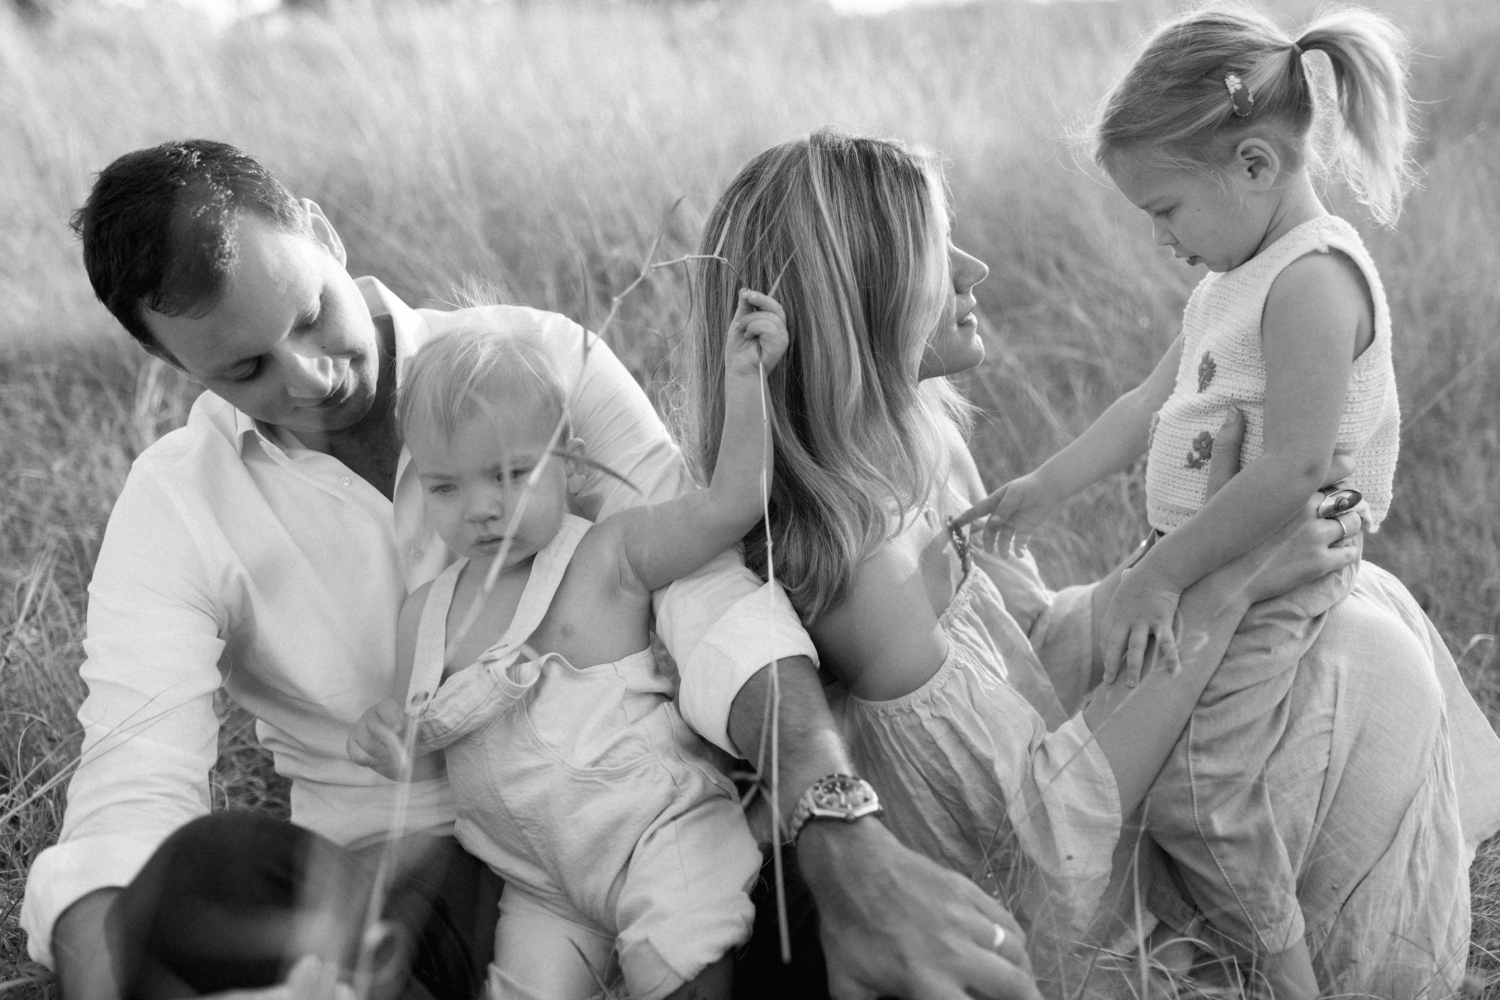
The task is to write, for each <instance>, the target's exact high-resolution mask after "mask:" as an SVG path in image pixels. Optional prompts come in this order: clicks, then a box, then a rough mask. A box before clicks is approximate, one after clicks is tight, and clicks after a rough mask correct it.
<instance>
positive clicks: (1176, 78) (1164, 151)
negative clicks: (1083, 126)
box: [1093, 3, 1413, 225]
mask: <svg viewBox="0 0 1500 1000" xmlns="http://www.w3.org/2000/svg"><path fill="white" fill-rule="evenodd" d="M1406 50H1407V47H1406V40H1405V37H1404V36H1403V34H1402V32H1401V29H1400V28H1398V27H1397V26H1396V25H1395V24H1394V23H1392V22H1391V21H1390V20H1388V19H1387V18H1385V17H1383V16H1381V15H1379V14H1376V13H1374V12H1373V11H1369V10H1365V9H1363V8H1360V7H1342V8H1333V9H1329V10H1326V11H1324V12H1323V13H1322V14H1320V15H1319V16H1318V17H1317V18H1316V19H1315V20H1314V21H1313V22H1312V23H1311V24H1309V25H1308V26H1307V27H1306V28H1305V29H1303V31H1302V33H1301V34H1300V35H1298V36H1297V37H1296V38H1293V37H1291V36H1290V35H1288V34H1287V33H1286V32H1285V31H1282V30H1281V29H1280V28H1278V27H1277V26H1276V25H1275V24H1273V23H1272V22H1271V21H1270V20H1268V19H1267V18H1266V17H1264V16H1263V15H1261V14H1260V13H1258V12H1256V11H1255V10H1253V9H1251V8H1248V7H1244V6H1239V5H1237V4H1224V3H1213V4H1210V5H1208V6H1204V7H1200V8H1198V9H1196V10H1194V11H1191V12H1189V13H1187V14H1184V15H1182V16H1181V17H1178V18H1175V19H1173V20H1171V21H1168V22H1167V23H1165V24H1163V25H1162V26H1161V27H1159V28H1158V29H1157V30H1156V32H1155V33H1154V34H1153V35H1152V36H1151V38H1150V40H1148V41H1147V42H1146V46H1145V49H1144V50H1143V51H1142V52H1141V54H1140V55H1139V56H1138V57H1137V58H1136V60H1135V63H1134V64H1133V65H1132V66H1131V67H1130V69H1129V70H1128V71H1127V72H1126V74H1125V76H1124V78H1123V79H1121V80H1120V82H1119V83H1117V84H1116V85H1115V87H1114V90H1113V91H1112V92H1111V93H1110V94H1109V96H1108V97H1107V98H1106V99H1105V104H1104V111H1103V114H1102V116H1101V118H1100V120H1099V122H1098V124H1097V125H1096V126H1095V128H1094V133H1093V139H1094V158H1095V160H1096V161H1097V162H1098V163H1099V164H1100V165H1101V166H1103V167H1104V168H1105V169H1106V170H1108V169H1109V168H1110V164H1111V160H1112V159H1113V157H1115V156H1117V155H1118V154H1120V153H1133V154H1144V155H1147V156H1151V157H1156V158H1159V159H1160V161H1161V162H1163V163H1164V164H1165V165H1168V166H1183V167H1189V168H1191V167H1194V166H1205V165H1206V166H1209V167H1215V166H1218V165H1220V164H1222V163H1225V162H1227V161H1228V160H1229V159H1230V157H1231V155H1232V154H1233V151H1234V149H1235V147H1236V146H1237V145H1238V144H1239V142H1240V141H1241V140H1242V139H1244V138H1246V137H1248V136H1252V135H1254V136H1261V137H1264V138H1266V139H1268V140H1269V141H1271V142H1273V143H1275V144H1276V148H1277V152H1278V153H1279V154H1280V155H1281V156H1282V159H1283V161H1284V162H1286V163H1288V164H1289V166H1291V167H1292V168H1293V169H1297V168H1299V167H1301V166H1302V165H1303V164H1304V163H1308V162H1309V161H1311V162H1312V164H1313V165H1314V166H1317V167H1326V168H1328V169H1330V170H1331V171H1332V172H1333V173H1335V174H1336V175H1337V176H1339V177H1341V178H1342V179H1343V180H1344V182H1345V183H1346V184H1348V185H1349V187H1350V188H1351V189H1352V190H1353V192H1354V194H1355V195H1356V197H1358V198H1359V200H1360V201H1362V202H1364V203H1365V205H1366V206H1367V207H1368V208H1369V210H1370V213H1371V215H1372V216H1374V218H1375V219H1376V221H1378V222H1380V223H1382V224H1386V225H1389V224H1393V223H1394V222H1395V221H1396V219H1397V217H1398V216H1399V215H1400V212H1401V199H1402V197H1403V196H1404V195H1405V193H1406V191H1407V189H1408V188H1409V187H1410V186H1411V182H1412V178H1413V167H1412V161H1411V157H1410V152H1409V150H1410V146H1411V142H1412V131H1411V124H1410V120H1409V119H1410V115H1411V108H1410V105H1411V99H1410V97H1409V96H1408V94H1407V87H1406V77H1407V69H1406ZM1314 51H1317V52H1322V53H1324V54H1325V55H1327V57H1328V60H1329V62H1330V63H1331V64H1332V67H1333V80H1334V90H1335V92H1336V95H1337V103H1338V109H1337V114H1336V115H1334V114H1332V109H1323V108H1319V107H1318V106H1317V105H1318V95H1317V94H1316V93H1315V91H1316V89H1317V88H1316V87H1315V86H1314V85H1313V81H1312V80H1311V79H1310V78H1309V74H1308V71H1307V68H1306V67H1305V66H1304V65H1303V57H1304V56H1306V55H1307V54H1308V53H1310V52H1314ZM1230 74H1235V75H1236V76H1238V77H1239V80H1240V82H1241V84H1242V85H1243V87H1244V88H1245V93H1244V94H1242V95H1240V97H1239V98H1238V100H1236V99H1235V98H1232V97H1231V94H1230V90H1229V87H1228V85H1227V84H1226V82H1225V80H1226V77H1228V76H1229V75H1230ZM1237 112H1238V113H1237ZM1246 112H1248V113H1246ZM1319 117H1327V118H1330V119H1335V120H1334V122H1333V124H1334V125H1335V127H1336V129H1337V133H1336V137H1335V139H1334V141H1333V143H1332V144H1331V149H1330V151H1329V154H1328V155H1327V156H1326V157H1321V158H1320V157H1319V156H1318V155H1317V151H1316V150H1313V149H1311V148H1310V144H1309V142H1308V136H1309V133H1310V132H1311V131H1312V127H1313V124H1314V122H1315V120H1317V119H1318V118H1319Z"/></svg>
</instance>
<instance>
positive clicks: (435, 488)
mask: <svg viewBox="0 0 1500 1000" xmlns="http://www.w3.org/2000/svg"><path fill="white" fill-rule="evenodd" d="M457 489H458V487H457V486H455V485H453V484H452V483H436V484H434V485H432V486H429V487H428V488H427V492H428V493H431V494H433V495H434V496H440V497H441V496H447V495H449V494H450V493H452V492H454V491H455V490H457Z"/></svg>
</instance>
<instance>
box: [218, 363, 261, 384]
mask: <svg viewBox="0 0 1500 1000" xmlns="http://www.w3.org/2000/svg"><path fill="white" fill-rule="evenodd" d="M259 374H260V362H259V361H258V360H257V361H254V362H252V363H250V364H248V365H245V366H243V367H241V368H236V369H235V370H234V371H233V372H230V373H229V374H228V375H226V376H224V378H225V380H226V381H229V382H248V381H250V380H251V379H253V378H254V377H255V376H257V375H259Z"/></svg>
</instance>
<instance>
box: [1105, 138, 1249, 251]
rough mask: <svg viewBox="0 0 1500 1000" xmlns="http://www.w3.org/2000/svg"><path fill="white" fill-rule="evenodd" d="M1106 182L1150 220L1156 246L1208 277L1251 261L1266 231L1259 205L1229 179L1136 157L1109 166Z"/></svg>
mask: <svg viewBox="0 0 1500 1000" xmlns="http://www.w3.org/2000/svg"><path fill="white" fill-rule="evenodd" d="M1110 167H1111V169H1110V179H1111V180H1113V181H1114V182H1115V186H1116V187H1117V188H1119V189H1120V193H1121V194H1123V195H1124V196H1125V197H1126V198H1127V199H1129V201H1130V203H1131V204H1132V205H1134V206H1135V207H1136V208H1139V209H1140V210H1141V211H1143V212H1145V213H1146V214H1147V215H1148V216H1150V218H1151V232H1152V235H1153V236H1154V237H1155V239H1156V243H1157V245H1158V246H1164V247H1169V248H1170V249H1171V251H1172V256H1174V257H1176V258H1178V259H1179V260H1185V261H1187V263H1188V264H1189V265H1190V266H1191V265H1194V264H1202V265H1204V266H1205V267H1207V268H1208V269H1209V270H1210V271H1232V270H1234V269H1235V268H1237V267H1239V266H1240V265H1241V264H1243V263H1245V261H1247V260H1249V259H1250V258H1251V257H1253V256H1255V253H1256V251H1257V250H1259V249H1260V245H1261V242H1262V240H1264V239H1265V236H1266V231H1267V229H1268V228H1269V226H1270V220H1269V219H1268V218H1266V217H1265V216H1266V212H1265V210H1264V207H1263V205H1262V204H1261V199H1258V198H1256V197H1254V195H1253V193H1252V192H1249V191H1245V190H1242V189H1241V187H1240V186H1239V185H1237V184H1235V183H1234V181H1233V180H1232V179H1230V178H1227V177H1226V178H1223V179H1222V180H1221V179H1218V178H1214V177H1205V176H1202V175H1200V174H1197V173H1194V172H1193V171H1190V170H1183V169H1180V168H1176V167H1165V166H1162V165H1161V164H1159V163H1154V162H1152V161H1151V160H1149V159H1148V158H1145V157H1142V156H1140V155H1138V154H1135V153H1120V154H1118V155H1116V156H1115V157H1114V158H1113V160H1112V161H1111V163H1110Z"/></svg>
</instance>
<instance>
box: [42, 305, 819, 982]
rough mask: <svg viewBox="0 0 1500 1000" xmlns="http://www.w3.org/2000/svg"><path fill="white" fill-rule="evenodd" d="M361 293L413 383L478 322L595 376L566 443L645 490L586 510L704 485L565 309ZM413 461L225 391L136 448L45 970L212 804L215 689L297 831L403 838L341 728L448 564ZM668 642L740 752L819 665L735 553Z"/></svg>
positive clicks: (790, 615)
mask: <svg viewBox="0 0 1500 1000" xmlns="http://www.w3.org/2000/svg"><path fill="white" fill-rule="evenodd" d="M359 286H360V289H361V291H362V292H363V293H364V295H365V299H366V301H367V302H368V304H369V306H370V311H371V313H372V314H373V315H375V316H389V317H390V321H391V324H392V327H393V328H394V332H395V346H396V353H397V358H398V369H397V371H398V376H399V373H400V371H401V370H402V368H403V367H404V362H405V359H406V358H409V357H410V356H411V354H412V353H413V352H415V351H416V349H417V348H418V347H419V346H420V345H421V344H422V343H423V342H424V341H425V340H427V339H428V338H430V337H432V336H434V335H436V334H439V333H442V332H444V331H446V330H451V329H453V328H455V327H456V326H458V325H460V324H464V323H468V322H473V321H478V320H483V321H485V322H489V323H493V324H495V325H496V326H498V327H500V328H503V329H517V330H519V329H531V330H538V331H540V332H541V333H542V334H543V335H544V337H545V338H546V340H547V341H548V342H549V343H552V344H555V345H556V347H557V351H558V358H559V361H560V362H561V364H562V370H563V372H564V375H565V377H567V378H569V380H570V382H571V379H581V383H579V385H578V389H577V391H576V393H575V394H574V396H573V400H574V402H573V407H572V410H571V416H572V422H573V428H574V433H576V434H577V435H578V436H579V437H581V438H583V440H584V441H585V442H586V443H587V446H588V449H589V456H590V457H591V458H593V459H595V460H597V461H599V462H601V463H603V464H604V465H606V466H608V467H609V468H611V469H613V470H615V471H616V472H618V473H620V474H622V475H623V476H624V477H625V478H626V479H628V480H629V481H630V483H632V484H633V485H634V487H636V488H637V489H639V491H640V492H639V493H637V492H635V490H633V489H632V488H631V487H629V486H626V485H624V484H622V483H620V482H619V481H618V480H615V479H613V478H611V477H609V476H606V475H602V474H600V473H597V472H591V473H590V475H589V478H588V480H587V482H586V484H585V485H584V487H583V488H582V489H581V490H580V491H579V492H578V493H577V494H576V496H575V500H576V502H577V505H578V508H579V510H580V511H581V512H582V513H583V514H585V515H587V516H589V517H592V518H596V519H597V518H603V517H607V516H609V514H611V513H612V512H614V511H616V510H620V509H622V508H624V507H627V506H630V505H631V504H635V503H641V502H652V501H660V500H665V499H668V498H670V497H672V496H675V495H677V494H678V493H680V492H682V491H684V490H687V489H691V488H693V487H694V483H693V481H692V478H691V475H690V474H689V472H688V469H687V467H686V465H685V464H684V462H683V460H682V456H681V454H680V453H679V452H678V450H677V447H676V446H675V444H674V443H673V442H672V439H671V438H670V436H669V435H668V434H667V432H666V430H665V428H664V427H663V426H662V424H661V421H660V420H659V419H658V417H657V415H656V413H655V411H653V410H652V408H651V404H650V403H649V402H648V401H647V399H646V396H645V394H644V393H643V392H641V390H640V387H639V386H637V385H636V383H635V381H634V380H633V379H632V378H631V377H630V374H629V373H628V372H627V371H626V370H625V368H624V366H622V365H621V364H620V362H619V360H618V359H617V358H616V357H615V356H614V354H613V353H612V352H611V351H610V350H609V348H608V347H607V346H605V345H604V344H603V342H601V341H599V340H598V339H597V338H594V337H593V335H592V334H587V333H585V332H584V330H583V329H582V328H581V327H579V326H578V325H577V324H575V323H573V322H572V321H570V320H568V319H567V318H566V317H563V316H560V315H557V314H556V313H547V312H541V311H538V310H535V309H526V308H521V307H515V306H490V307H483V308H479V309H464V310H459V311H456V312H442V311H436V310H427V309H422V310H414V309H411V308H410V307H408V306H406V305H405V304H404V303H402V302H401V301H400V300H399V299H397V298H396V297H395V296H394V295H393V294H392V293H391V292H390V291H389V290H387V289H386V288H385V287H384V286H383V285H381V284H380V283H379V282H378V281H376V280H375V279H373V278H361V279H359ZM585 338H587V339H588V343H589V348H588V350H587V355H586V357H585V349H584V343H585ZM409 465H410V460H409V456H408V455H407V453H406V452H405V451H404V450H403V451H402V453H401V457H400V460H399V464H398V466H397V478H396V487H395V498H394V503H393V502H392V501H388V500H386V498H385V497H384V496H382V495H381V494H380V492H379V491H377V490H376V489H375V488H374V487H372V486H371V485H370V484H369V483H368V482H366V481H365V480H364V479H362V478H361V477H359V476H356V475H354V474H353V473H352V472H351V471H350V470H349V468H348V467H347V466H345V465H344V464H343V463H342V462H340V461H339V460H337V459H335V458H333V457H332V456H329V455H325V454H322V453H320V452H316V451H312V450H309V449H307V448H305V447H302V446H301V445H300V444H299V443H298V442H297V441H296V440H295V439H294V438H293V437H291V436H290V435H289V434H287V433H285V432H281V431H279V430H277V429H276V428H273V427H269V426H267V425H264V424H257V423H256V422H255V421H253V420H251V419H250V418H249V417H247V416H246V415H245V414H243V413H240V412H239V411H237V410H235V409H234V408H233V407H231V406H230V405H229V404H228V403H226V402H224V401H223V400H222V399H220V398H218V397H217V396H215V395H213V394H212V393H203V394H202V395H201V396H199V398H198V400H197V402H196V403H194V405H193V408H192V412H191V414H190V415H189V417H188V421H187V425H186V426H185V427H183V428H182V429H180V430H177V431H174V432H172V433H170V434H168V435H166V436H165V437H163V438H162V439H161V440H160V441H158V442H156V443H155V444H154V445H152V446H151V447H150V448H148V449H147V450H146V451H144V452H143V453H142V454H141V455H140V457H139V458H137V459H136V461H135V464H134V465H133V466H132V468H131V471H130V475H129V477H128V478H127V479H126V482H125V487H124V489H123V490H122V491H121V493H120V497H119V499H118V500H117V501H116V503H115V507H114V510H113V512H112V513H111V515H110V519H109V526H108V528H107V529H106V531H105V535H104V542H103V545H102V547H101V549H100V552H99V558H98V562H97V564H96V565H95V568H94V576H93V580H92V582H91V583H90V585H89V609H88V632H87V638H86V639H85V640H84V652H85V654H86V656H87V659H86V660H85V662H84V664H83V666H82V667H81V668H80V672H81V674H82V676H83V679H84V681H85V682H86V683H87V684H88V689H89V694H88V698H87V699H86V700H85V701H84V703H83V705H82V706H81V707H80V708H79V711H78V717H79V720H80V721H81V722H82V724H83V728H84V740H83V751H82V758H81V760H80V762H79V765H78V769H77V771H76V773H75V774H74V776H73V779H72V781H71V783H70V784H69V786H68V808H67V813H66V815H65V817H64V820H63V827H62V833H61V835H60V837H59V838H58V843H57V844H56V845H55V846H53V847H50V848H48V849H47V850H45V851H43V852H42V853H41V854H40V855H39V856H38V857H37V859H36V862H35V864H34V865H33V866H32V869H31V874H30V877H29V878H28V880H27V884H26V899H25V905H24V908H23V910H22V914H21V921H22V925H23V926H24V927H25V929H26V932H27V934H28V935H29V939H30V941H29V949H30V952H31V955H32V957H33V958H34V959H36V960H37V961H39V962H42V963H45V964H48V965H50V964H51V961H52V956H51V946H52V927H53V924H54V922H55V921H56V919H57V917H58V915H59V914H60V913H62V911H63V910H65V909H66V908H67V907H68V906H69V905H71V904H72V903H73V902H75V901H76V900H77V899H79V898H80V897H82V896H83V895H85V894H87V893H89V892H91V891H93V890H95V889H98V888H102V887H105V886H122V885H125V884H127V883H128V882H129V881H130V880H131V879H132V878H133V877H134V876H135V874H136V873H137V871H139V869H140V868H141V867H142V866H143V865H144V864H145V862H146V860H147V859H148V858H149V857H150V855H151V854H152V852H153V851H155V850H156V848H157V846H158V845H159V844H160V843H161V842H162V840H163V839H165V838H166V836H167V835H168V834H169V833H171V832H172V831H173V830H175V829H176V828H177V827H179V826H181V825H182V824H183V823H185V822H187V821H188V820H191V819H193V818H194V817H196V816H199V815H202V814H203V813H206V812H208V811H209V808H210V805H211V804H210V802H209V783H208V774H209V771H210V769H211V768H212V767H213V765H214V761H215V759H216V756H217V736H218V730H219V721H218V719H217V718H216V716H215V715H214V709H213V695H214V692H215V690H216V689H218V688H219V687H220V686H223V687H224V688H225V689H227V690H228V691H229V693H230V694H231V695H232V696H233V697H234V699H235V701H236V702H238V703H239V704H240V705H242V706H244V707H245V708H246V709H248V710H249V711H250V712H251V713H252V714H253V715H254V716H255V717H256V719H257V720H258V721H257V725H256V732H257V735H258V736H259V738H260V741H261V743H262V744H264V745H265V747H266V748H267V749H269V750H270V751H271V752H272V753H273V754H274V755H275V761H276V769H277V771H279V772H280V773H281V774H283V775H285V776H287V777H288V778H290V779H291V782H292V790H291V805H292V819H293V820H294V821H295V822H297V823H299V824H301V825H303V826H306V827H308V828H310V829H312V830H314V831H316V832H318V833H320V834H322V835H324V836H326V837H328V838H330V839H331V840H333V841H335V842H337V843H341V844H350V845H357V844H360V843H367V842H370V841H372V840H376V839H379V838H380V837H382V836H385V835H387V834H388V831H390V830H391V829H392V827H393V822H394V809H395V803H396V788H397V786H396V785H395V784H393V783H392V782H389V781H387V780H386V779H384V778H382V777H380V776H379V775H378V774H376V773H375V772H374V771H371V770H369V769H367V768H364V767H360V766H358V765H356V764H354V763H353V762H351V761H350V760H349V758H348V756H347V755H346V753H345V749H344V748H345V740H346V737H347V733H348V727H349V726H350V725H352V724H353V723H354V722H355V720H357V719H358V718H359V716H360V715H361V714H362V713H363V712H364V710H365V709H367V708H368V707H369V706H371V705H372V704H374V703H375V702H377V701H379V700H380V699H381V698H383V697H385V696H387V695H388V694H389V693H390V688H391V683H392V679H393V677H394V675H395V667H396V663H395V628H396V618H397V614H398V612H399V610H400V608H401V603H402V601H403V600H404V599H405V597H406V594H407V592H408V590H410V589H414V588H415V587H417V586H419V585H420V584H422V583H425V582H426V581H427V580H430V579H432V578H433V577H434V576H436V575H437V573H438V572H439V571H440V570H441V569H442V567H443V566H444V565H446V564H447V562H448V561H449V559H450V557H449V554H448V552H447V550H446V548H444V546H443V544H442V542H441V541H440V540H439V539H438V537H437V535H436V534H435V533H434V532H433V531H432V529H431V527H430V526H429V525H427V524H426V522H425V520H424V515H423V509H422V495H421V488H420V485H419V483H418V482H417V477H416V475H415V472H414V471H413V470H411V469H410V468H409ZM657 629H658V631H659V632H660V634H661V635H662V638H663V640H664V641H665V642H666V645H667V648H668V649H669V650H670V651H671V653H672V655H673V657H674V658H675V659H676V660H677V663H678V667H679V670H680V675H681V690H680V692H679V705H680V707H681V709H682V713H683V715H684V716H685V717H686V719H687V720H688V722H689V724H691V725H692V726H693V727H694V728H695V729H697V730H698V732H699V733H701V734H702V735H703V736H704V737H705V738H707V739H708V740H710V741H712V742H714V743H716V744H718V745H719V746H721V747H723V748H725V749H726V750H729V751H731V752H735V748H734V746H733V745H732V743H731V742H730V740H729V736H728V733H727V725H728V718H729V708H730V704H731V702H732V701H733V699H734V696H735V694H736V693H737V692H738V691H739V689H740V686H741V685H742V684H743V683H744V682H745V681H746V680H747V679H748V678H749V677H750V675H752V674H753V673H755V672H756V671H757V670H759V669H760V668H761V667H762V666H764V665H765V664H767V663H769V662H771V660H772V659H774V658H776V657H787V656H796V655H803V656H809V657H815V653H814V650H813V646H812V643H811V640H809V639H808V637H807V635H806V633H805V632H804V631H803V630H802V628H801V626H800V625H799V623H798V620H797V616H796V613H795V612H794V611H793V610H792V608H791V605H790V604H789V603H788V602H787V601H786V599H785V597H784V596H783V595H782V594H781V593H780V592H779V591H773V590H772V589H771V588H769V587H767V586H762V585H761V584H760V582H759V581H758V580H757V579H756V578H755V577H754V576H753V575H752V574H751V573H750V572H749V571H748V570H747V569H745V568H744V566H743V564H741V563H740V562H739V561H738V559H737V557H735V556H734V555H733V554H732V553H726V554H724V555H722V556H720V557H719V558H717V559H716V560H714V561H713V562H711V563H710V564H709V565H708V566H706V567H704V569H702V570H700V571H699V572H698V573H696V574H694V575H693V576H691V577H689V578H687V579H684V580H679V581H678V582H677V583H675V584H673V585H672V586H671V587H670V588H669V589H668V590H666V591H665V592H663V593H659V594H658V596H657ZM453 817H454V803H453V801H452V797H451V794H450V792H449V789H448V786H447V783H446V781H445V780H442V779H438V780H431V781H423V782H417V783H415V784H414V785H413V786H412V787H411V789H410V802H409V811H408V814H407V817H406V819H405V822H404V827H405V829H409V830H411V829H438V830H441V829H443V828H446V827H450V826H451V824H452V822H453Z"/></svg>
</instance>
